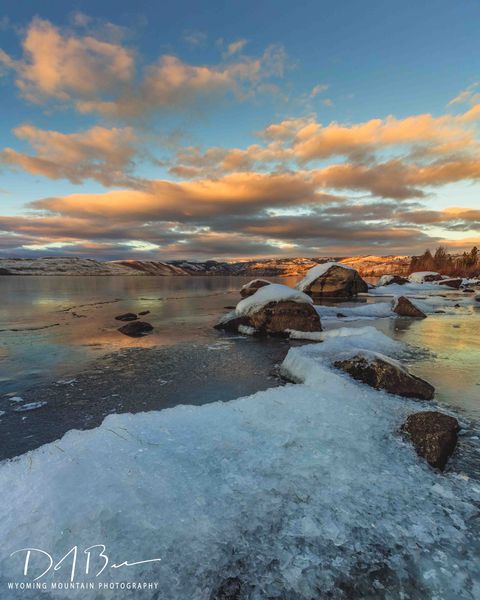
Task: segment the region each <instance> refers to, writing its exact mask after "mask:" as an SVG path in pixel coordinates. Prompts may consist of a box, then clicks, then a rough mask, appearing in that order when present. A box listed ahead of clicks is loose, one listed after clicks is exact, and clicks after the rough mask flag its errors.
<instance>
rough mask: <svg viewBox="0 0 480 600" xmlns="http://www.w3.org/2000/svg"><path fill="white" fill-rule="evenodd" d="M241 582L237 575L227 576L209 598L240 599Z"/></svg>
mask: <svg viewBox="0 0 480 600" xmlns="http://www.w3.org/2000/svg"><path fill="white" fill-rule="evenodd" d="M241 593H242V582H241V580H240V579H239V578H238V577H229V578H228V579H225V580H224V581H222V583H221V584H220V587H219V588H218V589H217V590H216V591H215V592H214V593H213V594H212V595H211V596H210V600H240V598H241Z"/></svg>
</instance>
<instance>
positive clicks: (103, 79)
mask: <svg viewBox="0 0 480 600" xmlns="http://www.w3.org/2000/svg"><path fill="white" fill-rule="evenodd" d="M22 48H23V58H22V59H20V60H18V61H16V60H14V59H12V58H11V57H9V56H8V55H6V54H5V53H4V52H2V54H1V55H0V61H2V62H3V64H4V65H5V66H7V67H9V68H11V69H13V70H14V71H15V73H16V83H17V86H18V88H19V89H20V92H21V94H22V95H23V96H24V97H25V98H26V99H28V100H29V101H31V102H34V103H43V102H45V101H48V100H51V99H55V100H59V101H67V100H70V99H72V98H89V97H91V96H92V95H98V94H101V93H102V92H106V91H111V90H113V89H115V88H117V87H118V86H120V85H123V84H125V83H126V82H128V81H130V80H131V79H132V77H133V72H134V53H133V51H132V50H129V49H127V48H125V47H123V46H121V45H120V44H118V43H112V42H107V41H102V40H99V39H97V38H95V37H92V36H89V35H85V36H76V35H73V34H71V35H69V34H65V35H64V34H62V32H61V31H60V30H59V29H58V28H57V27H55V26H54V25H52V23H50V22H49V21H46V20H43V19H39V18H35V19H34V20H33V21H32V22H31V24H30V26H29V27H28V29H27V32H26V35H25V38H24V39H23V41H22Z"/></svg>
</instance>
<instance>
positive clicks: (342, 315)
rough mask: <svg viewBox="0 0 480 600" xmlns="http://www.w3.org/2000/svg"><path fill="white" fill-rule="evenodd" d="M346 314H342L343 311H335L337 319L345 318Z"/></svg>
mask: <svg viewBox="0 0 480 600" xmlns="http://www.w3.org/2000/svg"><path fill="white" fill-rule="evenodd" d="M346 316H347V315H344V314H343V313H337V319H345V318H346Z"/></svg>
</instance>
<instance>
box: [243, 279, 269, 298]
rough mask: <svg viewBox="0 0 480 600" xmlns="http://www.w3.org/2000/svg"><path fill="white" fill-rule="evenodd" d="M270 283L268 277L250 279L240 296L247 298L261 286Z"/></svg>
mask: <svg viewBox="0 0 480 600" xmlns="http://www.w3.org/2000/svg"><path fill="white" fill-rule="evenodd" d="M270 284H271V282H270V281H267V280H266V279H253V281H249V282H248V283H246V284H245V285H244V286H243V287H242V288H241V290H240V296H241V297H242V298H247V297H248V296H251V295H252V294H254V293H255V292H256V291H257V290H258V289H259V288H261V287H265V286H266V285H270Z"/></svg>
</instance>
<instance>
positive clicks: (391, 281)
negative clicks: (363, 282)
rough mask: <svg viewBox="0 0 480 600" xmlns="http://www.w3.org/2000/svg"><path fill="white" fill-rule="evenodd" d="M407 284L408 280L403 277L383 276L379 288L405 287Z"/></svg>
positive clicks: (379, 281)
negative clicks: (384, 286) (389, 286)
mask: <svg viewBox="0 0 480 600" xmlns="http://www.w3.org/2000/svg"><path fill="white" fill-rule="evenodd" d="M406 283H408V279H407V278H406V277H402V276H401V275H382V277H380V279H379V280H378V286H379V287H381V286H383V285H405V284H406Z"/></svg>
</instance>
